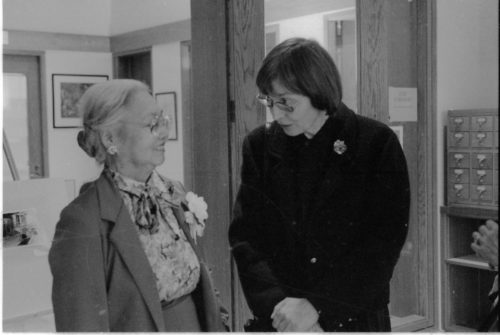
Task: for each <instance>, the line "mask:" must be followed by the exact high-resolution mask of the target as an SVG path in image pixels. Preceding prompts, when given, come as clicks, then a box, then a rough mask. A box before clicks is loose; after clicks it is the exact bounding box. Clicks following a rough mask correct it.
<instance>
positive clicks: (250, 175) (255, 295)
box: [229, 137, 286, 318]
mask: <svg viewBox="0 0 500 335" xmlns="http://www.w3.org/2000/svg"><path fill="white" fill-rule="evenodd" d="M263 151H264V150H262V148H259V149H255V150H254V149H253V148H252V145H251V143H250V140H249V137H247V138H246V139H245V141H244V143H243V164H242V178H241V179H242V180H241V186H240V188H239V191H238V195H237V198H236V202H235V206H234V213H233V220H232V222H231V225H230V228H229V243H230V245H231V250H232V254H233V256H234V259H235V261H236V264H237V267H238V274H239V277H240V282H241V285H242V287H243V291H244V293H245V296H246V299H247V302H248V305H249V307H250V309H251V310H252V312H253V314H254V315H255V316H256V317H258V318H269V317H270V316H271V313H272V311H273V308H274V306H275V305H276V304H277V303H278V302H280V301H281V300H283V299H284V298H285V297H286V295H285V292H284V290H283V289H282V287H281V286H280V282H279V281H278V279H277V278H276V276H275V275H274V274H273V271H272V270H271V268H270V267H269V263H268V255H267V254H266V253H265V251H264V250H263V246H262V245H261V244H262V237H263V236H265V235H263V233H262V231H263V229H262V227H261V226H260V225H261V224H262V223H263V222H264V221H265V220H263V219H262V218H261V215H262V213H263V212H264V207H265V206H266V201H269V200H268V199H267V197H266V196H265V193H264V192H263V183H264V182H263V178H262V159H263ZM255 152H258V153H259V154H258V155H255V154H254V153H255Z"/></svg>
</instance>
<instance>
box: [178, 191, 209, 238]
mask: <svg viewBox="0 0 500 335" xmlns="http://www.w3.org/2000/svg"><path fill="white" fill-rule="evenodd" d="M182 205H183V206H182V207H183V209H184V210H185V213H184V214H185V216H186V222H187V224H188V225H189V233H190V235H191V237H192V238H193V240H194V242H195V243H196V237H198V236H200V237H201V236H203V231H204V230H205V221H206V220H207V218H208V212H207V209H208V205H207V203H206V202H205V200H204V199H203V197H199V196H197V195H196V194H194V193H193V192H188V193H187V194H186V203H184V202H183V203H182Z"/></svg>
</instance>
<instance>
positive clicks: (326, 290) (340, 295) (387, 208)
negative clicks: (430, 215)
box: [306, 130, 410, 329]
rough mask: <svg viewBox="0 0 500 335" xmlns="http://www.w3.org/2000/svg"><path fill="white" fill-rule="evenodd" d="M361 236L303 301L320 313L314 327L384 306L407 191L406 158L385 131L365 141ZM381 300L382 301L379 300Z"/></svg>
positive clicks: (403, 230) (404, 222)
mask: <svg viewBox="0 0 500 335" xmlns="http://www.w3.org/2000/svg"><path fill="white" fill-rule="evenodd" d="M370 146H371V147H372V148H379V149H375V150H374V152H372V157H375V158H374V159H373V160H371V162H370V166H373V170H372V173H370V175H369V180H370V181H371V182H369V185H368V187H367V189H366V191H367V198H366V199H367V201H366V203H367V206H366V207H365V208H364V209H363V211H364V213H363V215H362V222H361V225H362V227H363V234H362V235H361V236H359V239H358V240H357V241H356V242H355V244H354V245H353V246H352V247H350V248H351V249H350V250H349V252H348V253H346V255H345V257H343V258H342V259H341V260H334V261H333V262H332V263H331V266H330V268H329V270H328V272H327V273H326V274H325V275H324V276H323V277H322V278H321V281H320V282H318V285H317V286H316V287H315V289H314V292H311V293H310V294H309V295H308V296H307V297H306V298H307V299H308V300H309V301H310V302H311V303H312V304H313V305H314V306H315V308H316V309H317V310H318V311H320V312H321V314H320V324H321V325H322V326H323V327H324V329H333V328H334V327H336V325H335V323H336V324H338V323H341V322H345V321H347V320H348V319H349V318H353V317H355V316H356V315H359V314H362V313H366V312H367V311H373V310H374V309H376V308H377V306H378V307H380V306H384V305H387V303H388V302H389V301H386V299H387V298H386V297H387V296H388V295H389V292H388V290H389V282H390V279H391V277H392V273H393V270H394V267H395V265H396V262H397V260H398V259H399V254H400V251H401V248H402V246H403V244H404V242H405V239H406V235H407V231H408V220H409V207H410V187H409V178H408V170H407V165H406V159H405V157H404V154H403V151H402V149H401V146H400V144H399V141H398V139H397V137H396V136H395V135H394V134H393V133H392V132H390V130H386V131H385V132H382V134H379V136H378V139H376V140H375V141H374V142H373V143H370ZM381 300H383V301H381Z"/></svg>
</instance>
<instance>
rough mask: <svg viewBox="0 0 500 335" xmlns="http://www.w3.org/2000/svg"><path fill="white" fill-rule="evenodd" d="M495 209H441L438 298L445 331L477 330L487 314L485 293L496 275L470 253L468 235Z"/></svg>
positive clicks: (491, 216) (493, 215)
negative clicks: (439, 293) (439, 296)
mask: <svg viewBox="0 0 500 335" xmlns="http://www.w3.org/2000/svg"><path fill="white" fill-rule="evenodd" d="M487 219H494V220H498V209H486V208H461V207H442V208H441V223H442V240H441V243H442V255H443V262H442V269H443V271H442V274H443V276H442V286H441V287H442V297H443V327H444V330H446V331H472V330H475V329H477V327H478V326H479V324H480V323H481V321H482V320H484V318H485V316H486V315H487V314H488V311H489V309H490V307H491V302H490V301H489V299H488V292H489V291H490V289H491V286H492V284H493V279H494V277H495V274H496V272H494V271H492V270H491V269H490V268H489V266H488V263H486V262H485V261H484V260H482V259H480V258H479V257H477V256H476V255H475V254H474V252H473V251H472V249H471V247H470V244H471V243H472V233H473V232H474V231H476V230H477V228H478V227H479V226H480V225H481V224H484V222H485V220H487Z"/></svg>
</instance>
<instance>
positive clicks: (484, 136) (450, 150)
mask: <svg viewBox="0 0 500 335" xmlns="http://www.w3.org/2000/svg"><path fill="white" fill-rule="evenodd" d="M447 137H448V138H447V169H446V176H447V177H446V179H447V194H448V205H449V206H453V205H459V206H471V207H486V208H496V207H498V110H497V109H495V110H493V109H486V110H454V111H449V112H448V130H447Z"/></svg>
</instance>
